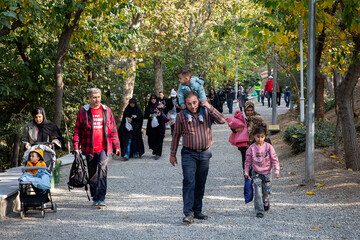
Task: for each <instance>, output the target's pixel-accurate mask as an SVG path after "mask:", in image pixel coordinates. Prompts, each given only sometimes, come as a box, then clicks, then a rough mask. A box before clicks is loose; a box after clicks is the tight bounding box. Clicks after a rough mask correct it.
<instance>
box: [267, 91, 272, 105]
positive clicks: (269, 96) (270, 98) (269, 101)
mask: <svg viewBox="0 0 360 240" xmlns="http://www.w3.org/2000/svg"><path fill="white" fill-rule="evenodd" d="M266 97H267V100H268V107H271V106H272V105H271V100H272V92H266Z"/></svg>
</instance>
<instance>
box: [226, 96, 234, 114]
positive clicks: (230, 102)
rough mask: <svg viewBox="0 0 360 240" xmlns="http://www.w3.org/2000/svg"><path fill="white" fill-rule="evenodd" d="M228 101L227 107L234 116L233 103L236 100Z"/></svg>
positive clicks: (230, 99)
mask: <svg viewBox="0 0 360 240" xmlns="http://www.w3.org/2000/svg"><path fill="white" fill-rule="evenodd" d="M226 101H227V106H228V108H229V113H230V114H232V112H233V103H234V99H232V98H229V99H227V100H226Z"/></svg>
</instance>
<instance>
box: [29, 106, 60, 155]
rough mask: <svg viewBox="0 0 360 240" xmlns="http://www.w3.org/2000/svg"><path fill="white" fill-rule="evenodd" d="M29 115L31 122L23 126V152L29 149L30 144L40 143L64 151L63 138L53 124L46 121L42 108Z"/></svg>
mask: <svg viewBox="0 0 360 240" xmlns="http://www.w3.org/2000/svg"><path fill="white" fill-rule="evenodd" d="M31 115H32V117H33V121H32V122H30V123H27V124H26V125H25V127H24V129H23V134H22V142H23V145H24V147H25V150H27V149H29V148H30V147H31V145H32V144H35V143H40V142H47V143H51V145H52V146H51V147H55V149H63V150H65V145H64V138H63V137H62V135H61V132H60V129H59V128H58V127H57V126H56V124H55V123H53V122H50V121H49V120H47V119H46V114H45V110H44V108H42V107H37V108H35V109H34V110H32V112H31Z"/></svg>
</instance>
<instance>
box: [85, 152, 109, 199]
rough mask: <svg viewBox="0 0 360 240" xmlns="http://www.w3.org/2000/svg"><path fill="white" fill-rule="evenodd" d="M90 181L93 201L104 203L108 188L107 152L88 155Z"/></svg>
mask: <svg viewBox="0 0 360 240" xmlns="http://www.w3.org/2000/svg"><path fill="white" fill-rule="evenodd" d="M86 162H87V165H88V171H89V179H90V193H91V197H92V198H93V201H104V200H105V195H106V188H107V163H108V156H107V154H106V152H105V150H102V151H101V152H98V153H94V156H90V155H86Z"/></svg>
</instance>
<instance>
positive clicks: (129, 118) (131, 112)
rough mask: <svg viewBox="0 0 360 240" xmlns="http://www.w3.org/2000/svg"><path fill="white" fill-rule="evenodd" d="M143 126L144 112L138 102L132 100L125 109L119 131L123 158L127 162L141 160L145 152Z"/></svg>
mask: <svg viewBox="0 0 360 240" xmlns="http://www.w3.org/2000/svg"><path fill="white" fill-rule="evenodd" d="M126 122H128V123H126ZM129 124H130V125H131V127H130V125H129ZM142 124H143V114H142V111H141V109H140V108H139V107H138V106H137V104H136V100H135V99H134V98H132V99H130V100H129V104H128V105H127V107H126V108H125V111H124V113H123V117H122V121H121V124H120V127H119V130H118V133H119V136H120V147H121V156H122V157H123V158H124V159H125V160H128V159H129V158H131V157H134V158H139V157H141V156H142V155H143V154H144V152H145V150H144V142H143V139H142V132H141V129H142Z"/></svg>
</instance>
